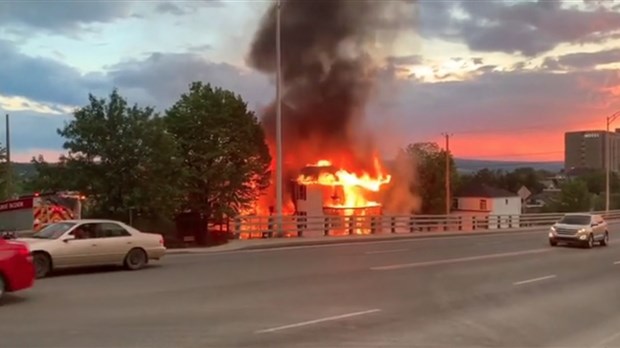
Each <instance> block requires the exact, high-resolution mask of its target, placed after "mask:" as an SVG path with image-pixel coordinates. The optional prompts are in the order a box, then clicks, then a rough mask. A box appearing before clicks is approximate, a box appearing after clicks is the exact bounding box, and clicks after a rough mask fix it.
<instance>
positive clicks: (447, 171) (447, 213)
mask: <svg viewBox="0 0 620 348" xmlns="http://www.w3.org/2000/svg"><path fill="white" fill-rule="evenodd" d="M442 135H443V136H444V137H445V139H446V170H445V174H446V178H445V180H444V181H445V184H446V215H450V206H451V204H452V199H451V192H450V136H452V134H449V133H442Z"/></svg>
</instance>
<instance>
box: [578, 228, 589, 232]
mask: <svg viewBox="0 0 620 348" xmlns="http://www.w3.org/2000/svg"><path fill="white" fill-rule="evenodd" d="M587 231H588V230H586V229H585V228H582V229H580V230H579V231H577V233H585V232H587Z"/></svg>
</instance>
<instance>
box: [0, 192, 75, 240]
mask: <svg viewBox="0 0 620 348" xmlns="http://www.w3.org/2000/svg"><path fill="white" fill-rule="evenodd" d="M83 199H84V197H83V196H82V195H80V194H79V193H76V192H53V193H44V194H39V193H35V194H33V195H27V196H21V197H19V198H18V199H15V200H10V201H4V202H0V232H14V233H16V234H17V235H21V234H27V233H28V232H30V233H32V232H37V231H38V230H40V229H41V228H42V227H43V226H45V225H47V224H50V223H53V222H57V221H62V220H71V219H80V217H81V213H82V200H83Z"/></svg>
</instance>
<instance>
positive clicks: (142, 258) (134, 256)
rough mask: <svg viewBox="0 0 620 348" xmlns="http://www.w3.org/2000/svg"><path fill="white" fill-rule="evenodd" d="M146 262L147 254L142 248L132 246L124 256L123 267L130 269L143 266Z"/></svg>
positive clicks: (133, 269)
mask: <svg viewBox="0 0 620 348" xmlns="http://www.w3.org/2000/svg"><path fill="white" fill-rule="evenodd" d="M147 262H148V256H147V255H146V252H145V251H144V250H143V249H140V248H133V249H131V250H129V252H128V253H127V256H125V268H127V269H128V270H131V271H135V270H139V269H141V268H143V267H144V266H145V265H146V264H147Z"/></svg>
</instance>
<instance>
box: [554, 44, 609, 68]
mask: <svg viewBox="0 0 620 348" xmlns="http://www.w3.org/2000/svg"><path fill="white" fill-rule="evenodd" d="M611 63H620V49H618V48H614V49H610V50H604V51H598V52H578V53H569V54H565V55H562V56H559V57H555V58H551V57H548V58H546V59H545V65H546V66H547V67H551V68H555V69H559V68H576V69H591V68H595V67H596V66H598V65H605V64H611Z"/></svg>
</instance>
